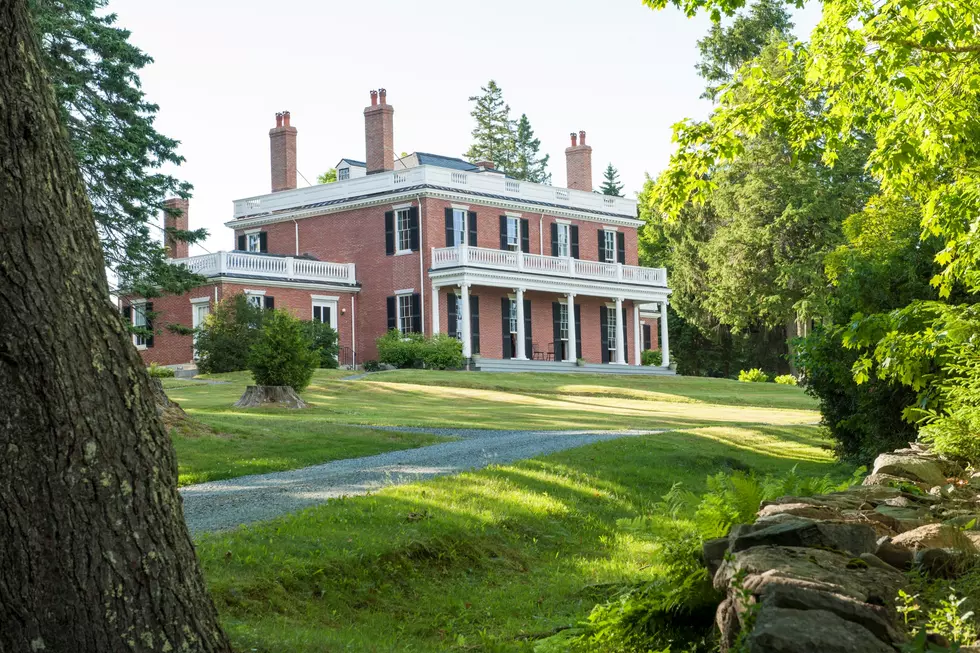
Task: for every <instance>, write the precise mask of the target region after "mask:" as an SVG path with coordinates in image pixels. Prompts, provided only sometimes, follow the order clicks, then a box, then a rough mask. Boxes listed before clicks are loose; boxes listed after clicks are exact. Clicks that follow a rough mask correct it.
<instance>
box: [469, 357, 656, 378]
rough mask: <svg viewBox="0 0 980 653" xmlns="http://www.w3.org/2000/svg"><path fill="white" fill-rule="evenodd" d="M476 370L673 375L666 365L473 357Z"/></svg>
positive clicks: (473, 367) (473, 366)
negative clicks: (581, 363) (580, 362)
mask: <svg viewBox="0 0 980 653" xmlns="http://www.w3.org/2000/svg"><path fill="white" fill-rule="evenodd" d="M471 369H473V370H474V371H477V372H543V373H556V372H557V373H560V374H634V375H641V376H643V375H646V376H673V374H674V371H673V370H671V369H670V368H666V367H653V366H649V365H648V366H636V365H603V364H601V363H586V364H584V365H577V364H576V363H571V362H568V361H544V360H516V359H509V360H508V359H492V358H480V357H478V358H475V359H474V360H473V365H472V368H471Z"/></svg>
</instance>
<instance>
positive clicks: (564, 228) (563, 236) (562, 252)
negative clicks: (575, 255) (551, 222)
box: [558, 223, 571, 256]
mask: <svg viewBox="0 0 980 653" xmlns="http://www.w3.org/2000/svg"><path fill="white" fill-rule="evenodd" d="M570 227H571V225H567V224H562V223H558V256H570V255H571V246H570V242H571V238H570V237H569V232H570V231H571V229H570Z"/></svg>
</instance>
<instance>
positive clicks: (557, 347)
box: [551, 302, 561, 361]
mask: <svg viewBox="0 0 980 653" xmlns="http://www.w3.org/2000/svg"><path fill="white" fill-rule="evenodd" d="M551 325H552V333H551V336H552V338H551V344H552V345H554V352H555V360H556V361H557V360H561V302H551Z"/></svg>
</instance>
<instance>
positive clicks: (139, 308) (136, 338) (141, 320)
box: [133, 304, 146, 347]
mask: <svg viewBox="0 0 980 653" xmlns="http://www.w3.org/2000/svg"><path fill="white" fill-rule="evenodd" d="M133 326H134V327H145V326H146V304H133ZM133 344H134V345H136V346H137V347H146V334H143V333H134V334H133Z"/></svg>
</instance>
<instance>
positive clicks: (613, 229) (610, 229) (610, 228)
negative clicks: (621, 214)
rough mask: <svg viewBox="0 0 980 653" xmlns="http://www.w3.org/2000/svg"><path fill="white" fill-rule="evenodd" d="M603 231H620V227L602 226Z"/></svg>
mask: <svg viewBox="0 0 980 653" xmlns="http://www.w3.org/2000/svg"><path fill="white" fill-rule="evenodd" d="M602 229H603V231H619V227H611V226H609V225H607V224H604V225H602Z"/></svg>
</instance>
